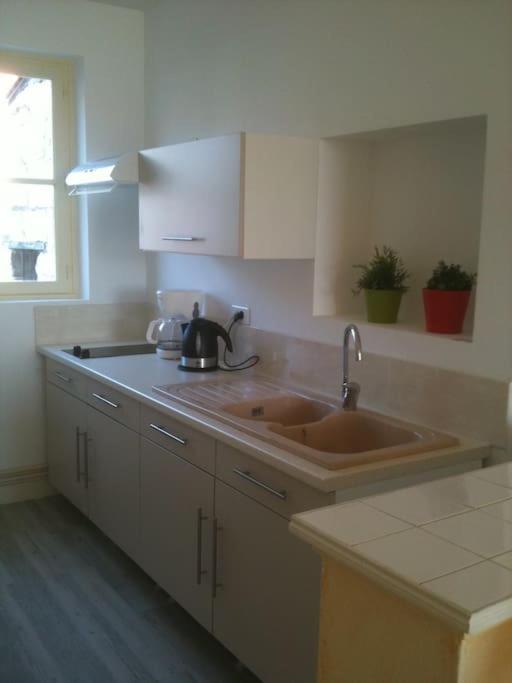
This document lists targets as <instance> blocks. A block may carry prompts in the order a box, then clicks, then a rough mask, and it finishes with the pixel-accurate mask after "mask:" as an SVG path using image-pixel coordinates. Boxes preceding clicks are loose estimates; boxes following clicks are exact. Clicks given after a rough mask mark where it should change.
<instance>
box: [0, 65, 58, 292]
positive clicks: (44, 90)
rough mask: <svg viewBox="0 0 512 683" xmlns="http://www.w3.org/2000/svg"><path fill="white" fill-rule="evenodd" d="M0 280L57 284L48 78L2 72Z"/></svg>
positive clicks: (0, 99) (49, 84) (50, 106)
mask: <svg viewBox="0 0 512 683" xmlns="http://www.w3.org/2000/svg"><path fill="white" fill-rule="evenodd" d="M0 151H1V153H0V283H6V282H23V281H27V282H35V281H38V282H55V280H56V279H57V269H56V245H55V210H54V185H53V180H54V178H53V122H52V82H51V80H49V79H44V78H27V77H24V76H19V75H16V74H11V73H0Z"/></svg>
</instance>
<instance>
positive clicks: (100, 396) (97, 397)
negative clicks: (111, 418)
mask: <svg viewBox="0 0 512 683" xmlns="http://www.w3.org/2000/svg"><path fill="white" fill-rule="evenodd" d="M92 396H93V398H95V399H97V400H98V401H103V403H106V404H107V405H108V406H110V407H111V408H120V407H121V404H120V403H114V402H113V401H109V400H108V398H105V397H104V396H102V395H101V394H95V393H94V392H93V394H92Z"/></svg>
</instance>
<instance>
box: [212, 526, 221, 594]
mask: <svg viewBox="0 0 512 683" xmlns="http://www.w3.org/2000/svg"><path fill="white" fill-rule="evenodd" d="M221 531H222V527H221V526H219V521H218V519H217V518H216V517H214V519H213V538H212V598H216V597H217V588H222V583H218V581H217V551H218V540H219V539H218V537H219V532H221Z"/></svg>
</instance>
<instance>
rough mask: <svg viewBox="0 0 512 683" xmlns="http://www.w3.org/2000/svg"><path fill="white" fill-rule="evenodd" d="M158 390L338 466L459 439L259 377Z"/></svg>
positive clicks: (450, 443) (324, 464) (396, 455)
mask: <svg viewBox="0 0 512 683" xmlns="http://www.w3.org/2000/svg"><path fill="white" fill-rule="evenodd" d="M153 389H154V390H155V391H157V392H158V393H160V394H163V395H165V396H167V397H168V398H171V399H173V400H178V401H180V402H182V403H186V404H187V405H189V406H191V407H193V408H196V409H199V410H202V411H203V412H206V413H209V414H210V415H213V416H214V417H215V418H217V419H219V420H221V421H223V422H226V423H228V424H231V425H233V426H235V427H236V428H237V429H241V430H242V431H245V432H247V433H249V434H252V435H254V436H257V437H258V438H260V439H263V440H265V441H267V442H270V443H272V444H274V445H276V446H279V447H280V448H283V449H285V450H288V451H291V452H292V453H294V454H296V455H300V456H301V457H303V458H305V459H307V460H310V461H311V462H314V463H316V464H318V465H321V466H322V467H325V468H327V469H332V470H337V469H343V468H346V467H353V466H355V465H362V464H367V463H371V462H378V461H382V460H392V459H395V458H402V457H406V456H411V455H413V454H417V453H422V452H426V451H434V450H438V449H441V448H447V447H449V446H454V445H456V444H457V443H458V442H457V439H456V438H454V437H452V436H450V435H447V434H442V433H440V432H436V431H434V430H431V429H427V428H426V427H421V426H419V425H414V424H411V423H408V422H404V421H402V420H397V419H395V418H391V417H387V416H384V415H380V414H378V413H374V412H372V411H369V410H363V409H358V410H356V411H344V410H343V408H342V404H341V402H340V401H336V400H334V399H327V398H325V397H321V396H318V395H317V394H314V393H313V392H312V393H311V394H309V392H308V394H307V395H306V394H305V393H304V392H302V391H301V390H298V389H294V388H292V387H288V386H286V385H280V384H276V383H274V382H269V381H267V380H265V379H262V378H258V377H254V378H251V379H240V380H235V379H233V380H228V381H221V380H214V381H209V382H194V383H186V384H178V385H166V386H156V387H153Z"/></svg>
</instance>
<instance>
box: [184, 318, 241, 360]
mask: <svg viewBox="0 0 512 683" xmlns="http://www.w3.org/2000/svg"><path fill="white" fill-rule="evenodd" d="M217 337H222V339H224V341H225V342H226V346H227V348H228V351H233V344H232V343H231V338H230V336H229V334H228V333H227V332H226V330H225V329H224V328H223V327H222V326H221V325H219V324H218V323H215V322H213V320H207V319H206V318H194V319H193V320H192V321H191V322H190V323H189V324H188V325H187V327H186V329H185V334H184V336H183V342H182V346H181V362H180V364H179V365H178V367H179V369H180V370H187V371H190V372H207V371H209V370H217V368H218V367H219V348H218V345H217Z"/></svg>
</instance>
